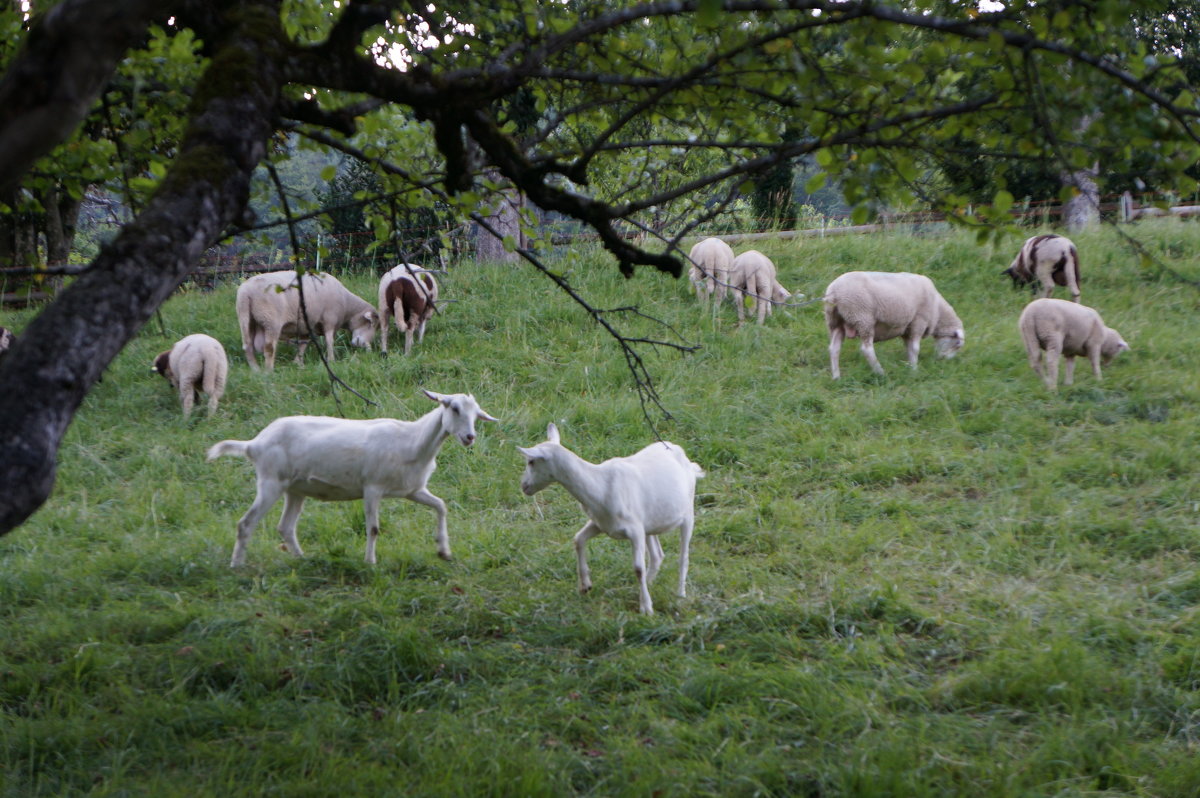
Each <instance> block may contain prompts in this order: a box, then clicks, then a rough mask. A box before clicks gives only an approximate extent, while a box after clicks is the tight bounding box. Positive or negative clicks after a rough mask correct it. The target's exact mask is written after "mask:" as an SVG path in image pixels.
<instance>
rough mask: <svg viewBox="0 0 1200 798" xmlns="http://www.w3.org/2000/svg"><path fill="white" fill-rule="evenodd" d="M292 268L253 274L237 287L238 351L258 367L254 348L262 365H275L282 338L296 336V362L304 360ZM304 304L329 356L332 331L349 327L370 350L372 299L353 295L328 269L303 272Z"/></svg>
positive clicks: (304, 332)
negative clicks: (322, 271) (260, 354)
mask: <svg viewBox="0 0 1200 798" xmlns="http://www.w3.org/2000/svg"><path fill="white" fill-rule="evenodd" d="M297 285H298V283H297V281H296V272H294V271H291V270H288V271H279V272H267V273H266V274H257V275H255V276H253V277H251V278H250V279H248V280H246V282H244V283H242V284H241V285H240V286H239V287H238V291H237V315H238V325H239V326H240V327H241V332H242V350H243V351H244V352H245V353H246V362H247V363H249V364H250V368H251V369H252V370H254V371H258V363H257V361H256V359H255V353H256V352H262V353H263V368H264V369H266V370H267V371H271V370H272V369H274V368H275V350H276V347H277V346H278V344H279V340H280V338H298V339H299V342H298V345H297V352H296V362H297V363H301V362H303V361H304V350H305V348H306V347H307V346H308V337H307V336H308V334H309V329H308V324H306V323H305V320H304V318H303V317H302V316H303V314H302V313H301V308H300V291H299V289H298V288H297ZM304 305H305V308H306V309H307V311H308V319H309V321H311V323H312V327H313V330H314V331H315V332H316V334H317V335H322V336H324V338H325V352H326V357H327V359H328V360H330V361H332V360H333V359H334V354H333V334H334V332H335V331H337V330H339V329H349V330H350V334H351V341H350V342H351V343H352V344H353V345H354V346H357V347H361V348H363V349H369V348H370V346H371V341H373V340H374V339H375V328H376V325H377V324H378V322H379V314H378V313H376V311H375V308H373V307H371V303H369V302H367V301H366V300H364V299H362V298H361V297H358V296H355V295H354V294H353V293H351V292H350V291H349V289H347V288H346V287H345V286H344V285H342V284H341V282H340V281H339V280H338V279H337V278H336V277H334V276H333V275H332V274H324V273H316V274H314V273H311V272H309V273H306V274H305V275H304Z"/></svg>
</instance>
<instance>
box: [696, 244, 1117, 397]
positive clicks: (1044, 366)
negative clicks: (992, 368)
mask: <svg viewBox="0 0 1200 798" xmlns="http://www.w3.org/2000/svg"><path fill="white" fill-rule="evenodd" d="M689 258H690V259H691V261H692V266H691V268H690V270H689V273H688V276H689V278H690V279H691V281H692V283H693V284H694V285H695V287H696V296H697V298H698V299H700V300H701V302H706V301H707V300H708V298H709V297H711V296H713V295H714V294H715V296H716V301H717V303H718V304H720V302H721V301H722V300H723V299H724V298H725V297H726V296H729V297H731V298H732V299H733V302H734V304H735V305H736V306H737V313H738V322H739V323H741V322H742V321H744V320H745V316H744V308H745V304H746V302H745V300H746V298H747V297H751V298H753V299H754V301H755V303H756V305H757V309H758V323H759V324H762V323H763V320H764V318H765V317H766V315H767V314H768V313H770V310H771V306H772V305H773V304H776V303H782V302H784V301H785V300H786V299H787V298H788V297H789V296H791V294H789V293H788V291H787V290H786V289H785V288H784V287H783V286H781V285H780V284H779V282H778V280H777V279H776V270H775V266H774V264H772V263H771V261H770V259H768V258H767V257H766V256H765V255H763V254H762V253H761V252H758V251H757V250H753V249H752V250H748V251H746V252H743V253H741V254H740V255H736V256H735V255H734V254H733V250H732V249H731V248H730V246H729V245H728V244H726V243H725V242H724V241H721V240H720V239H717V238H706V239H704V240H703V241H700V242H699V243H697V244H696V245H695V246H693V247H692V249H691V252H690V253H689ZM1004 273H1005V274H1007V275H1008V276H1009V277H1011V278H1012V280H1013V283H1014V284H1015V285H1018V286H1021V285H1031V284H1033V283H1034V282H1035V281H1036V282H1037V283H1039V284H1040V286H1041V291H1042V297H1041V298H1039V299H1035V300H1033V301H1032V302H1030V303H1029V304H1028V305H1027V306H1026V307H1025V310H1024V311H1023V312H1022V313H1021V317H1020V319H1019V320H1018V322H1017V327H1018V329H1019V330H1020V332H1021V340H1022V341H1023V342H1024V344H1025V352H1026V354H1027V355H1028V357H1029V365H1030V366H1031V367H1032V368H1033V370H1034V372H1035V373H1037V374H1038V375H1039V376H1040V377H1042V379H1043V381H1044V382H1045V383H1046V386H1047V387H1048V388H1049V389H1050V390H1056V389H1057V387H1058V364H1059V360H1060V359H1065V360H1066V374H1065V379H1064V382H1065V384H1067V385H1070V384H1071V381H1072V379H1073V377H1074V371H1075V358H1076V357H1077V356H1086V357H1087V358H1088V360H1089V361H1090V362H1091V364H1092V373H1093V374H1094V375H1095V376H1096V379H1100V365H1101V363H1102V362H1103V363H1104V364H1105V365H1107V364H1108V362H1109V361H1110V360H1112V358H1114V357H1116V356H1117V355H1118V354H1120V353H1121V352H1123V351H1125V350H1127V349H1129V344H1127V343H1125V340H1124V339H1123V338H1121V336H1120V335H1119V334H1118V333H1117V331H1116V330H1113V329H1112V328H1110V327H1107V326H1105V324H1104V321H1103V320H1102V319H1101V318H1100V314H1099V313H1097V312H1096V311H1095V310H1093V309H1092V308H1089V307H1085V306H1083V305H1081V304H1079V297H1080V290H1079V253H1078V251H1077V250H1076V249H1075V245H1074V244H1073V243H1071V241H1070V240H1069V239H1067V238H1064V237H1063V236H1060V235H1053V234H1048V235H1038V236H1034V237H1032V238H1030V239H1029V240H1027V241H1026V242H1025V243H1024V244H1023V245H1022V246H1021V250H1020V251H1019V252H1018V253H1017V256H1016V258H1014V259H1013V262H1012V265H1010V266H1009V267H1008V268H1007V269H1005V270H1004ZM1055 285H1060V286H1066V287H1067V289H1068V290H1069V291H1070V292H1071V299H1072V301H1071V302H1066V301H1064V300H1061V299H1051V298H1050V294H1051V293H1052V292H1053V290H1054V286H1055ZM822 301H823V302H824V305H825V325H826V327H828V329H829V369H830V372H831V373H832V375H833V378H834V379H835V380H836V379H838V377H840V376H841V368H840V366H839V357H840V355H841V351H842V342H843V341H844V340H845V339H847V338H858V339H860V340H861V341H862V344H861V349H862V353H863V356H864V357H865V358H866V359H867V363H869V364H870V366H871V369H872V370H873V371H874V372H875V373H876V374H882V373H883V367H882V366H880V365H879V359H878V358H877V357H876V356H875V342H876V341H887V340H890V339H892V338H903V339H904V342H905V345H906V347H907V351H908V365H909V366H911V367H912V368H916V367H917V357H918V354H919V352H920V349H921V339H922V338H926V337H932V338H933V340H934V346H935V347H936V349H937V353H938V355H940V356H941V357H953V356H954V355H955V354H956V353H957V352H958V350H959V349H961V348H962V345H963V342H964V341H965V330H964V328H963V323H962V321H961V320H960V319H959V317H958V314H956V313H955V312H954V308H952V307H951V306H950V303H949V302H947V301H946V300H945V298H944V297H942V295H941V294H940V293H938V290H937V288H935V287H934V285H933V281H932V280H930V279H929V278H928V277H925V276H924V275H920V274H911V273H909V272H860V271H855V272H847V273H846V274H843V275H841V276H839V277H837V278H836V279H835V280H834V281H833V282H831V283H830V284H829V286H828V287H827V288H826V289H825V293H824V294H823V295H822Z"/></svg>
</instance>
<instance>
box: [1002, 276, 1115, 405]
mask: <svg viewBox="0 0 1200 798" xmlns="http://www.w3.org/2000/svg"><path fill="white" fill-rule="evenodd" d="M1017 328H1018V329H1019V330H1020V331H1021V340H1023V341H1024V342H1025V353H1026V354H1027V355H1028V356H1029V365H1030V366H1031V367H1032V368H1033V370H1034V372H1035V373H1036V374H1038V375H1039V376H1040V377H1041V378H1042V381H1043V382H1045V383H1046V387H1047V388H1049V389H1050V390H1052V391H1056V390H1058V361H1059V359H1060V357H1061V358H1066V360H1067V366H1066V369H1064V371H1065V374H1064V378H1063V384H1064V385H1070V384H1071V381H1072V379H1073V378H1074V376H1075V357H1076V356H1077V355H1086V356H1087V359H1088V360H1090V361H1091V362H1092V373H1093V374H1095V375H1096V379H1097V380H1099V379H1100V364H1101V362H1103V363H1104V365H1106V366H1107V365H1108V364H1109V362H1111V361H1112V359H1113V358H1114V357H1116V356H1117V355H1119V354H1120V353H1122V352H1124V351H1126V350H1127V349H1129V344H1127V343H1125V339H1123V338H1122V337H1121V336H1120V335H1119V334H1118V333H1117V331H1116V330H1114V329H1112V328H1111V327H1106V326H1105V325H1104V320H1103V319H1101V318H1100V314H1099V313H1097V312H1096V311H1095V310H1093V309H1092V308H1089V307H1087V306H1086V305H1080V304H1077V303H1075V302H1067V301H1066V300H1063V299H1046V298H1042V299H1035V300H1033V301H1032V302H1030V303H1029V304H1028V305H1026V306H1025V310H1023V311H1022V312H1021V318H1020V319H1019V320H1018V321H1017Z"/></svg>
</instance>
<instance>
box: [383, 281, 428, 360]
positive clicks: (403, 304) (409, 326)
mask: <svg viewBox="0 0 1200 798" xmlns="http://www.w3.org/2000/svg"><path fill="white" fill-rule="evenodd" d="M437 298H438V284H437V281H436V280H434V279H433V275H432V274H430V273H429V272H428V271H427V270H425V269H422V268H421V267H420V266H415V265H413V264H411V263H401V264H400V265H399V266H396V267H394V268H392V269H391V270H390V271H389V272H388V273H387V274H385V275H383V277H381V278H380V280H379V331H380V334H381V336H382V340H381V341H380V349H381V350H382V352H383V353H384V354H385V355H386V354H387V345H388V315H389V314H390V315H393V316H395V318H396V329H398V330H400V332H402V333H404V354H406V355H407V354H408V352H409V350H410V349H412V344H413V332H414V331H415V332H416V334H417V341H418V342H420V341H424V340H425V323H426V322H427V321H429V319H430V318H432V317H433V314H434V311H435V310H436V309H437Z"/></svg>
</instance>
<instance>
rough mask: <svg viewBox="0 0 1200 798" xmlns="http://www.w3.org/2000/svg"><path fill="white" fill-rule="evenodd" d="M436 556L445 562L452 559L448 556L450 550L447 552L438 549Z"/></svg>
mask: <svg viewBox="0 0 1200 798" xmlns="http://www.w3.org/2000/svg"><path fill="white" fill-rule="evenodd" d="M438 556H439V557H441V558H442V559H443V560H445V561H446V562H450V561H451V560H453V559H454V558H453V557H451V556H450V552H448V551H439V552H438Z"/></svg>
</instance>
